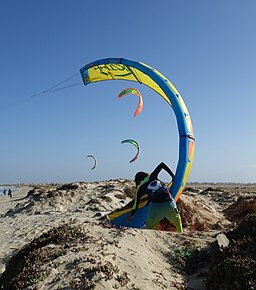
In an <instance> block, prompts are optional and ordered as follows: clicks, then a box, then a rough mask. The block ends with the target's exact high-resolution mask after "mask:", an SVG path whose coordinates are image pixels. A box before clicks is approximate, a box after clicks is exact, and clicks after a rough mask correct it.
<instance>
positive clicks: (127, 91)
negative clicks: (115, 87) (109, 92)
mask: <svg viewBox="0 0 256 290" xmlns="http://www.w3.org/2000/svg"><path fill="white" fill-rule="evenodd" d="M128 94H132V95H136V96H138V98H139V104H138V107H137V109H136V111H135V113H134V117H136V116H137V115H139V113H140V112H141V111H142V108H143V99H142V96H141V94H140V92H139V91H138V90H137V89H135V88H127V89H124V90H123V91H122V92H121V93H120V94H119V95H118V98H119V99H121V98H122V97H123V96H125V95H128Z"/></svg>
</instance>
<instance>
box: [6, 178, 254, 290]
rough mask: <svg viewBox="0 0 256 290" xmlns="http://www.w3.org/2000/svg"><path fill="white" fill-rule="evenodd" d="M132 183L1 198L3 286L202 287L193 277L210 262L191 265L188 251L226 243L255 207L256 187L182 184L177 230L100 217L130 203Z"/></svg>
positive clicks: (24, 190)
mask: <svg viewBox="0 0 256 290" xmlns="http://www.w3.org/2000/svg"><path fill="white" fill-rule="evenodd" d="M132 186H133V182H132V181H130V180H124V179H116V180H108V181H101V182H74V183H71V184H64V185H54V186H53V185H41V186H38V187H35V188H34V186H32V185H28V186H22V187H20V188H19V190H18V191H17V192H15V193H14V194H13V198H12V199H11V198H9V197H8V196H0V217H1V233H0V244H1V246H0V273H1V283H2V289H40V290H41V289H148V290H151V289H198V290H204V289H209V288H207V286H206V285H205V282H204V278H205V277H204V275H200V273H202V272H204V271H206V270H207V267H208V266H209V265H208V266H207V264H205V263H204V265H203V266H202V267H201V268H200V267H199V266H200V265H199V264H200V263H198V268H197V269H193V271H192V268H193V267H192V266H190V267H188V265H189V263H188V257H189V256H191V255H192V253H194V252H197V253H199V252H202V251H204V249H209V247H210V246H212V245H217V249H218V248H219V251H220V252H221V251H223V247H228V243H229V240H227V241H228V242H227V241H226V240H225V239H226V235H225V234H226V233H227V232H229V231H232V230H233V229H234V228H236V226H237V225H238V224H239V221H241V220H242V219H243V218H244V217H245V216H246V215H248V214H253V213H254V214H255V213H256V185H232V184H226V185H225V184H224V185H223V184H189V185H188V186H187V188H186V189H185V191H184V193H183V194H182V196H181V198H180V200H179V207H180V210H181V215H182V219H183V226H184V233H183V234H178V233H176V232H174V231H173V230H172V229H171V228H169V227H168V226H166V225H165V224H163V225H162V227H161V229H162V230H147V229H131V228H122V229H116V228H114V227H113V226H111V225H110V224H109V223H107V221H106V219H105V216H106V214H108V213H110V212H111V211H113V210H115V209H117V208H120V207H122V206H124V205H126V204H127V203H128V202H129V201H131V197H128V196H127V195H126V194H125V192H126V190H125V189H126V188H127V187H132ZM241 198H242V199H243V200H242V201H241V200H240V199H241ZM238 200H239V204H240V205H241V204H242V205H243V206H242V209H241V207H240V208H239V205H238V203H237V201H238ZM248 204H249V205H250V206H249V207H248V206H247V205H248ZM239 214H240V216H238V215H239ZM230 217H231V218H230ZM164 229H165V230H164ZM222 234H223V236H222ZM223 237H224V238H223ZM215 250H216V249H215ZM32 254H33V257H32V258H31V256H30V258H28V256H29V255H32ZM24 257H26V258H24ZM24 259H25V260H28V259H30V262H29V263H28V264H24V263H25V262H24V261H23V260H24ZM19 264H20V265H19ZM7 281H8V282H7ZM3 285H4V286H3ZM15 287H16V288H15ZM251 289H255V288H251Z"/></svg>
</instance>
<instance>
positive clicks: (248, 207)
mask: <svg viewBox="0 0 256 290" xmlns="http://www.w3.org/2000/svg"><path fill="white" fill-rule="evenodd" d="M223 213H224V215H225V217H226V218H227V219H228V220H230V221H233V222H236V223H239V222H240V221H241V220H242V219H243V218H244V217H245V216H246V215H248V214H256V197H255V196H254V197H240V198H239V199H238V200H237V201H236V202H235V203H233V204H232V205H231V206H229V207H228V208H227V209H225V210H224V211H223Z"/></svg>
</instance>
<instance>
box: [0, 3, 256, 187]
mask: <svg viewBox="0 0 256 290" xmlns="http://www.w3.org/2000/svg"><path fill="white" fill-rule="evenodd" d="M255 11H256V1H255V0H246V1H242V0H214V1H210V0H195V1H191V0H185V1H177V0H175V1H174V0H159V1H153V0H139V1H138V0H130V1H118V0H115V1H114V0H109V1H85V0H83V1H81V0H76V1H67V0H55V1H52V0H45V1H35V0H26V1H18V0H16V1H12V0H10V1H1V6H0V32H1V34H0V35H1V42H0V43H1V44H0V47H1V54H0V59H1V61H0V64H1V66H0V74H1V75H0V79H1V82H0V122H1V150H0V161H1V167H0V184H3V183H17V182H25V183H27V182H34V183H37V182H72V181H95V180H106V179H114V178H121V177H123V178H129V179H132V178H133V177H134V174H135V173H136V172H137V171H140V170H143V171H148V172H149V171H151V170H152V169H153V168H154V167H155V166H156V165H157V164H158V163H159V162H160V161H165V162H166V163H167V164H168V165H170V167H171V168H172V169H173V171H175V169H176V165H177V159H178V132H177V124H176V119H175V116H174V113H173V111H172V110H171V109H170V107H169V106H168V105H167V104H166V103H165V102H164V100H163V99H162V98H161V97H160V96H158V95H157V94H156V93H155V92H153V91H152V90H150V89H149V88H147V87H145V86H143V85H139V84H137V83H129V82H122V81H109V82H101V83H97V84H91V85H89V86H86V87H85V86H84V85H83V83H82V79H81V77H80V75H79V69H80V68H81V67H83V66H84V65H85V64H87V63H89V62H92V61H95V60H98V59H101V58H106V57H124V58H127V59H131V60H137V61H142V62H144V63H146V64H148V65H150V66H152V67H154V68H156V69H157V70H158V71H160V72H161V73H162V74H163V75H165V76H166V77H167V78H168V79H169V80H170V81H171V82H172V83H173V84H174V85H175V87H176V88H177V89H178V91H179V92H180V94H181V95H182V97H183V99H184V101H185V103H186V105H187V108H188V110H189V112H190V114H191V118H192V122H193V127H194V132H195V139H196V148H195V159H194V164H193V167H192V170H191V174H190V177H189V181H191V182H204V181H210V182H256V154H255V146H256V134H255V125H256V113H255V110H256V81H255V76H256V53H255V52H256V33H255V31H256V19H255ZM71 76H74V78H72V79H71V80H70V81H68V82H65V83H63V84H61V85H60V86H59V87H63V86H67V85H73V84H74V85H75V86H72V87H70V88H67V89H63V90H60V91H57V92H55V93H49V94H41V95H40V94H39V93H41V92H42V91H44V90H47V89H48V88H50V87H52V86H54V85H56V84H58V83H61V82H62V81H63V80H66V79H68V78H69V77H71ZM130 86H133V87H136V88H137V89H139V90H140V92H141V94H142V95H143V98H144V109H143V111H142V113H141V114H140V115H138V116H137V117H136V118H134V117H133V113H134V111H135V109H136V107H137V103H138V100H137V99H136V97H135V96H126V97H124V98H123V99H122V100H118V98H117V95H118V93H119V92H120V91H121V90H122V89H124V88H126V87H130ZM36 94H39V95H37V96H36ZM127 138H133V139H135V140H137V141H138V142H139V143H140V146H141V153H140V156H139V158H138V160H136V161H135V162H133V163H129V160H131V159H132V158H133V156H134V155H135V153H136V149H135V147H133V146H132V145H129V144H121V141H122V140H124V139H127ZM88 154H93V155H95V156H96V157H97V159H98V166H97V168H96V169H95V170H91V167H92V160H91V159H90V158H87V157H86V156H87V155H88ZM162 178H163V179H165V178H167V177H166V176H165V175H163V177H162Z"/></svg>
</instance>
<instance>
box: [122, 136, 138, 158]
mask: <svg viewBox="0 0 256 290" xmlns="http://www.w3.org/2000/svg"><path fill="white" fill-rule="evenodd" d="M123 143H131V144H132V145H134V146H135V147H136V148H137V153H136V155H135V156H134V158H133V159H132V160H130V163H132V162H133V161H135V160H136V159H137V158H138V156H139V153H140V147H139V144H138V143H137V142H136V141H135V140H132V139H126V140H123V141H122V142H121V144H123Z"/></svg>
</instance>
